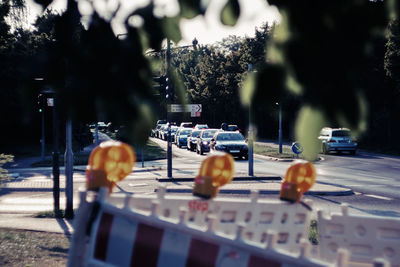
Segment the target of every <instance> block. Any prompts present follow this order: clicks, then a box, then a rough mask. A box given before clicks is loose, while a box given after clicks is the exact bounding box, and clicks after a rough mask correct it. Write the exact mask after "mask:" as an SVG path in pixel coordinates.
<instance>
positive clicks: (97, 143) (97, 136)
mask: <svg viewBox="0 0 400 267" xmlns="http://www.w3.org/2000/svg"><path fill="white" fill-rule="evenodd" d="M94 139H95V140H96V146H98V145H99V124H98V123H97V122H96V128H95V131H94Z"/></svg>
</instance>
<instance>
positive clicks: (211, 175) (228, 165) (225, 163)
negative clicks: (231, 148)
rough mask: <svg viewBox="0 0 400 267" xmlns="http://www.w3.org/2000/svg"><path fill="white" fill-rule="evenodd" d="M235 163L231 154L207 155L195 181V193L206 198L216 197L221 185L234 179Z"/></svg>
mask: <svg viewBox="0 0 400 267" xmlns="http://www.w3.org/2000/svg"><path fill="white" fill-rule="evenodd" d="M234 164H235V162H234V160H233V157H232V156H231V155H230V154H226V153H224V154H221V155H213V156H209V157H207V158H206V159H205V160H203V162H202V163H201V166H200V171H199V175H198V176H197V177H196V179H195V181H194V189H193V194H194V195H198V196H201V197H205V198H212V197H215V196H216V195H217V193H218V191H219V187H220V186H223V185H225V184H227V183H229V182H231V181H232V179H233V175H234V174H235V170H234Z"/></svg>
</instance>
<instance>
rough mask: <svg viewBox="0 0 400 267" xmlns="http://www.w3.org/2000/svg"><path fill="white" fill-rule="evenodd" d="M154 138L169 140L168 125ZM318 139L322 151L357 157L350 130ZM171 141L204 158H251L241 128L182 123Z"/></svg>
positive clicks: (330, 131)
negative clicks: (206, 155) (207, 155)
mask: <svg viewBox="0 0 400 267" xmlns="http://www.w3.org/2000/svg"><path fill="white" fill-rule="evenodd" d="M151 135H152V136H153V137H156V138H160V139H162V140H165V141H167V139H168V124H166V123H164V121H162V122H160V124H158V125H157V126H156V128H155V129H153V130H152V132H151ZM318 139H319V140H320V142H321V152H322V153H324V154H328V153H330V152H338V153H340V152H342V151H345V152H349V153H350V154H352V155H354V154H355V153H356V150H357V148H358V144H357V142H356V141H355V139H354V138H353V137H352V135H351V132H350V130H349V129H347V128H328V127H325V128H323V129H322V130H321V133H320V136H319V137H318ZM171 142H172V143H174V144H176V146H177V147H178V148H186V149H187V150H189V151H195V152H197V153H198V154H200V155H203V154H204V153H209V152H211V153H212V152H216V151H222V152H226V153H230V154H231V155H232V156H234V157H238V158H244V159H246V160H247V159H248V145H247V140H246V139H245V138H244V136H243V135H242V133H241V130H240V129H239V128H238V126H237V125H228V124H226V123H223V124H222V125H221V128H220V129H215V128H214V129H213V128H209V127H208V125H207V124H196V125H195V126H193V124H192V123H191V122H182V123H181V124H180V126H179V127H178V126H175V125H173V126H171Z"/></svg>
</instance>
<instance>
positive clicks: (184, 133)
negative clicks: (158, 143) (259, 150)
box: [151, 122, 248, 159]
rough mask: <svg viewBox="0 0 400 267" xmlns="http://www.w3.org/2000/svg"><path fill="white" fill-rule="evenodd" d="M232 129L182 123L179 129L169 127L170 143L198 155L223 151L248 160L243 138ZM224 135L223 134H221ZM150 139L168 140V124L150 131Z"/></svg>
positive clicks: (161, 124) (235, 128)
mask: <svg viewBox="0 0 400 267" xmlns="http://www.w3.org/2000/svg"><path fill="white" fill-rule="evenodd" d="M229 126H234V127H225V126H224V127H222V128H223V129H222V128H221V129H215V128H209V127H208V125H207V124H196V125H195V126H193V124H192V123H191V122H182V123H181V124H180V126H179V127H177V126H175V125H172V126H171V142H172V143H174V144H175V145H176V146H177V147H178V148H186V149H187V150H189V151H194V152H197V153H198V154H200V155H203V154H204V153H210V152H215V151H223V152H227V153H230V154H232V155H233V156H235V157H239V158H245V159H247V158H248V147H247V143H246V141H245V138H244V136H243V135H242V134H241V133H240V132H239V128H238V127H237V126H236V125H229ZM222 133H225V134H222ZM151 135H152V137H156V138H160V139H162V140H165V141H166V140H167V139H168V124H166V123H160V124H158V125H157V126H156V128H155V129H153V130H152V133H151Z"/></svg>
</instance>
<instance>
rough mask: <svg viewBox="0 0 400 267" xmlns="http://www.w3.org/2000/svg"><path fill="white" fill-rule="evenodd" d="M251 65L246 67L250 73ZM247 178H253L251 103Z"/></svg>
mask: <svg viewBox="0 0 400 267" xmlns="http://www.w3.org/2000/svg"><path fill="white" fill-rule="evenodd" d="M252 69H253V64H249V65H248V71H249V72H250V71H252ZM248 153H249V176H254V157H253V154H254V143H253V124H252V119H251V102H250V105H249V151H248Z"/></svg>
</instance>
